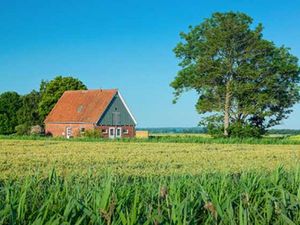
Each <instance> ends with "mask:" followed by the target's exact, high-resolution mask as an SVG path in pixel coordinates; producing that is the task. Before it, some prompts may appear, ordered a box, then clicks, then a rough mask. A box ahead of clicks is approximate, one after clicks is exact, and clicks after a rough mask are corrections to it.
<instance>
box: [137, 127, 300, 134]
mask: <svg viewBox="0 0 300 225" xmlns="http://www.w3.org/2000/svg"><path fill="white" fill-rule="evenodd" d="M137 130H147V131H149V132H150V133H153V134H157V133H170V134H172V133H175V134H176V133H190V134H205V133H207V129H206V128H204V127H158V128H155V127H154V128H137ZM267 134H283V135H300V130H294V129H270V130H268V132H267Z"/></svg>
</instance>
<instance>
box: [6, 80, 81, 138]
mask: <svg viewBox="0 0 300 225" xmlns="http://www.w3.org/2000/svg"><path fill="white" fill-rule="evenodd" d="M85 89H86V86H85V85H84V84H83V83H82V82H81V81H80V80H78V79H76V78H73V77H62V76H58V77H55V78H54V79H53V80H51V81H42V82H41V84H40V92H38V91H35V90H33V91H31V92H30V93H29V94H26V95H23V96H21V95H19V94H18V93H16V92H4V93H2V94H0V134H12V133H15V132H17V134H20V135H24V134H29V133H30V130H31V127H32V126H35V125H40V126H42V125H43V122H44V119H45V116H46V115H48V113H49V112H50V111H51V109H52V108H53V106H54V105H55V104H56V102H57V101H58V99H59V98H60V96H61V95H62V94H63V93H64V91H66V90H85Z"/></svg>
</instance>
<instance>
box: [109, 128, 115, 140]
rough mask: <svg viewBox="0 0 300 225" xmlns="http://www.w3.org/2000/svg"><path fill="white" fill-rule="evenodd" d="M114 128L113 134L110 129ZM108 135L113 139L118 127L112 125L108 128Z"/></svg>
mask: <svg viewBox="0 0 300 225" xmlns="http://www.w3.org/2000/svg"><path fill="white" fill-rule="evenodd" d="M111 130H113V134H112V135H111V133H110V131H111ZM108 137H109V138H111V139H113V138H115V137H116V128H115V127H110V128H108Z"/></svg>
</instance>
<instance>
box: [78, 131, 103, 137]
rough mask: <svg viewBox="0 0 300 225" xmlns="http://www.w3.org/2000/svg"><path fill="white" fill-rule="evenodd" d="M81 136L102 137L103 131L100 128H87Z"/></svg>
mask: <svg viewBox="0 0 300 225" xmlns="http://www.w3.org/2000/svg"><path fill="white" fill-rule="evenodd" d="M81 136H82V137H88V138H100V137H102V133H101V131H100V130H86V131H85V132H84V133H82V134H81Z"/></svg>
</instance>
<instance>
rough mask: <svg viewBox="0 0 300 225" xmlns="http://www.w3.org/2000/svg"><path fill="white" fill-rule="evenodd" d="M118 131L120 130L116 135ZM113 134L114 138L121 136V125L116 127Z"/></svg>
mask: <svg viewBox="0 0 300 225" xmlns="http://www.w3.org/2000/svg"><path fill="white" fill-rule="evenodd" d="M118 131H119V132H120V133H119V135H118ZM115 136H116V138H121V137H122V127H117V128H116V131H115Z"/></svg>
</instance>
